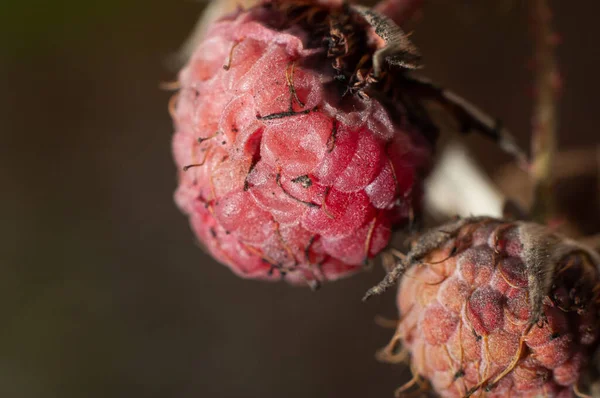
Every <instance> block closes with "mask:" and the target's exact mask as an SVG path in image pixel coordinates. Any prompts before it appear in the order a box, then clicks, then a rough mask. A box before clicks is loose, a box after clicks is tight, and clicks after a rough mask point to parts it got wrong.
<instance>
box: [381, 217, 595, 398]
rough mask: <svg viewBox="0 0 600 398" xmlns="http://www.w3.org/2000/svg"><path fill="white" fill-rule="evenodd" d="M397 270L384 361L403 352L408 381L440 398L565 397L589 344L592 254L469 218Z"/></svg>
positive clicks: (438, 234) (534, 229)
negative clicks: (393, 327)
mask: <svg viewBox="0 0 600 398" xmlns="http://www.w3.org/2000/svg"><path fill="white" fill-rule="evenodd" d="M403 263H404V265H405V266H406V267H410V268H408V269H407V272H406V273H405V275H404V276H403V280H402V283H401V285H400V288H399V291H398V296H397V303H398V308H399V310H400V316H401V320H400V322H399V324H398V329H397V333H396V335H395V337H394V339H393V340H392V342H391V343H390V345H388V347H386V349H384V351H382V356H383V357H384V359H387V360H392V359H394V358H396V359H397V358H399V356H401V355H406V354H410V357H411V362H412V365H411V366H412V369H413V373H414V377H415V379H414V380H415V381H417V380H426V381H428V382H429V383H430V384H431V386H432V387H433V389H434V390H435V391H436V392H437V393H438V394H439V395H440V396H442V397H468V396H471V395H474V396H479V395H477V394H482V395H481V396H486V397H509V396H510V397H571V396H574V391H577V388H578V382H579V378H580V375H581V374H582V371H583V370H584V368H585V365H586V363H587V362H588V360H589V359H590V358H591V357H592V355H593V352H594V350H595V347H596V346H597V343H598V328H597V325H598V319H599V315H600V314H599V306H598V298H599V293H600V292H599V290H598V286H599V285H598V282H599V281H600V275H599V272H598V265H600V260H599V259H598V257H597V255H596V254H594V253H593V252H590V251H588V250H587V249H585V248H583V247H581V246H580V245H578V244H576V243H574V242H572V241H569V240H567V239H566V238H563V237H561V236H557V235H555V234H553V233H552V232H550V231H548V230H547V229H546V228H545V227H541V226H539V225H536V224H531V223H524V222H504V221H500V220H495V219H489V218H477V219H468V220H462V221H459V222H454V223H452V224H448V225H446V226H442V227H440V228H439V229H436V230H435V231H432V232H429V233H427V234H425V235H424V237H423V238H422V239H420V240H419V241H418V242H417V243H416V244H415V246H414V247H413V250H412V252H411V253H409V255H408V256H407V258H405V259H404V261H403ZM400 342H401V345H399V344H397V343H400ZM400 346H401V347H402V349H403V350H404V352H402V351H400V352H398V348H399V347H400ZM414 384H416V383H414ZM409 386H410V384H408V385H407V387H409Z"/></svg>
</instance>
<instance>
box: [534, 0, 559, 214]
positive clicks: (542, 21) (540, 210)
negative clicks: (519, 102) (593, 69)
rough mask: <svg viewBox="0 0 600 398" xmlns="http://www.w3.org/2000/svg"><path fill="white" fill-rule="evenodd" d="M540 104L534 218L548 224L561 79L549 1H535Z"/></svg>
mask: <svg viewBox="0 0 600 398" xmlns="http://www.w3.org/2000/svg"><path fill="white" fill-rule="evenodd" d="M531 5H532V7H531V16H532V22H533V41H534V51H535V54H534V57H535V65H536V76H535V92H536V101H535V104H534V111H533V131H532V142H531V147H532V152H533V163H532V165H531V176H532V178H533V181H534V202H533V207H532V217H533V219H534V220H536V221H539V222H542V223H547V222H548V221H550V220H551V219H552V216H553V215H554V207H555V204H554V189H553V185H554V178H553V175H552V168H553V167H552V166H553V162H554V157H555V153H556V145H557V125H558V119H557V103H558V96H559V91H560V76H559V71H558V66H557V62H556V54H555V48H556V44H557V43H556V36H555V34H554V32H553V30H552V11H551V9H550V6H549V4H548V1H547V0H532V2H531Z"/></svg>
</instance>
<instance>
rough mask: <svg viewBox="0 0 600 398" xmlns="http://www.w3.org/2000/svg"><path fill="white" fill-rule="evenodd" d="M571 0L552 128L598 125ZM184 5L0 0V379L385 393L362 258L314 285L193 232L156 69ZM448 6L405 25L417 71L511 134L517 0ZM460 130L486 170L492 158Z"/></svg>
mask: <svg viewBox="0 0 600 398" xmlns="http://www.w3.org/2000/svg"><path fill="white" fill-rule="evenodd" d="M470 3H473V2H472V1H471V2H470ZM579 4H580V6H579V8H573V7H571V8H569V6H568V5H565V3H561V5H560V7H562V8H561V9H558V10H557V13H556V15H557V18H558V20H557V23H558V25H559V30H560V32H561V33H562V34H563V37H564V38H565V45H563V47H562V48H561V57H562V62H563V70H564V72H565V75H566V81H567V86H566V87H567V89H566V91H565V95H564V98H563V104H562V108H561V109H562V114H561V123H562V126H563V130H564V131H565V133H563V136H562V137H561V140H562V141H561V142H562V143H563V145H570V146H573V145H591V144H596V143H597V142H598V136H597V132H596V128H595V125H594V123H593V121H594V120H595V119H594V116H595V111H596V103H597V101H596V99H595V96H596V93H597V92H599V90H600V79H599V78H598V76H597V75H596V74H594V73H593V71H594V70H595V69H594V68H595V65H596V64H597V63H598V61H599V59H598V58H600V54H599V53H598V51H597V50H596V44H597V43H596V41H595V40H594V38H595V37H597V34H598V27H597V24H596V22H595V18H596V17H595V16H596V15H597V11H598V10H600V6H599V5H598V3H596V2H591V1H588V2H582V3H579ZM201 7H202V6H201V4H199V3H194V2H184V1H175V2H173V1H159V0H148V1H141V0H130V1H118V0H108V1H106V0H105V1H101V2H82V1H64V0H63V1H55V2H50V1H41V0H30V1H19V0H2V1H1V2H0V87H1V88H2V89H1V91H0V134H1V137H2V145H0V186H1V187H2V188H1V190H0V191H1V192H2V194H1V195H0V220H1V224H0V225H2V228H0V314H1V315H2V317H1V318H0V319H1V320H2V323H1V326H0V396H2V397H11V398H21V397H23V398H30V397H31V398H33V397H61V398H68V397H136V398H137V397H178V398H179V397H198V396H202V397H258V396H261V397H282V396H285V397H290V398H293V397H303V398H304V397H307V396H311V397H365V396H369V397H387V396H392V395H391V394H392V391H393V390H394V388H395V387H396V386H398V385H400V384H402V380H404V379H405V378H406V377H407V376H408V373H407V371H406V369H404V370H402V368H401V367H393V366H389V365H383V364H379V363H377V362H376V361H375V360H374V359H373V353H374V351H375V350H376V349H377V348H378V347H380V346H383V345H384V344H385V343H386V341H387V339H388V338H389V337H390V336H391V334H392V331H391V330H385V329H380V328H379V327H377V326H375V325H374V323H373V318H374V316H375V315H377V314H384V315H386V316H389V317H393V316H394V313H395V311H394V308H393V307H394V303H393V294H388V295H386V296H384V297H381V298H378V299H375V300H373V302H371V303H369V304H367V305H364V304H361V302H360V297H361V295H362V292H364V291H365V290H366V289H367V288H368V287H370V286H371V285H372V284H374V283H375V282H376V281H377V280H378V279H379V278H380V277H381V276H382V271H381V270H379V269H376V270H374V272H371V273H368V274H365V275H362V277H355V278H352V279H349V280H347V281H342V282H339V283H335V284H331V285H327V286H326V287H325V288H324V289H323V290H322V291H321V292H319V293H318V294H313V293H311V292H309V291H308V290H302V289H294V288H290V287H288V286H285V285H283V284H265V283H259V282H251V281H244V280H241V279H239V278H237V277H234V276H233V275H232V274H231V273H230V272H229V271H228V270H227V269H226V268H225V267H223V266H220V265H217V264H215V263H214V262H213V260H211V259H209V258H208V257H207V256H206V255H204V254H203V253H202V252H201V250H200V249H199V248H198V247H197V246H196V245H195V243H194V240H193V238H192V234H191V232H190V231H189V229H188V226H187V221H186V220H185V218H184V217H183V216H182V215H181V214H180V213H179V211H178V210H177V209H176V208H175V206H174V204H173V202H172V193H173V190H174V188H175V169H174V166H173V162H172V160H171V154H170V137H171V131H172V127H171V121H170V120H169V116H168V113H167V112H166V104H167V101H168V98H169V96H170V93H167V92H163V91H160V90H159V89H158V85H159V82H161V81H165V80H171V79H173V78H174V77H175V75H176V73H175V71H174V70H172V69H170V68H169V66H168V65H169V64H170V63H169V59H170V56H171V55H172V54H173V53H174V51H176V49H177V48H178V47H179V45H180V43H181V42H182V41H183V39H184V38H185V37H186V35H187V34H188V32H189V31H190V30H191V28H192V26H193V24H194V23H195V21H196V18H197V16H198V14H199V12H200V9H201ZM458 8H459V9H460V10H470V9H471V8H469V7H466V6H462V7H458ZM465 15H469V14H468V13H467V14H465V11H460V12H458V11H457V7H456V3H455V2H441V1H440V2H439V3H436V2H435V1H434V2H431V3H430V5H429V7H428V9H427V12H426V17H425V18H424V19H423V20H422V21H421V22H420V23H418V24H416V25H415V34H414V36H413V37H414V39H415V41H416V42H417V44H418V45H419V46H420V47H421V48H422V52H423V53H424V54H425V57H426V61H427V69H426V71H425V73H426V74H427V75H429V76H431V77H433V78H434V79H436V80H437V81H440V82H442V83H443V84H445V85H447V86H449V87H451V88H452V89H453V90H455V91H457V92H460V93H461V94H463V95H465V96H466V97H468V98H470V99H472V100H473V101H474V102H476V103H478V104H481V105H482V107H483V108H485V109H487V110H489V111H490V112H491V113H493V114H494V115H498V116H499V117H502V118H503V119H504V121H505V122H506V124H507V125H508V126H511V127H512V128H513V130H514V131H515V132H516V133H517V134H518V138H519V140H520V142H521V143H524V144H526V142H527V138H526V136H527V131H528V128H529V127H528V123H529V119H528V118H529V108H530V98H529V97H528V95H527V87H528V85H529V81H530V77H529V72H528V71H527V69H526V68H525V66H524V65H525V64H526V62H527V58H528V57H529V42H528V38H527V36H526V33H527V22H526V21H527V19H526V16H525V15H524V14H523V13H522V10H513V11H511V12H502V13H496V12H485V13H481V12H475V13H474V14H472V15H474V16H469V17H468V18H466V19H465ZM466 20H468V22H465V21H466ZM513 126H514V127H513ZM470 143H471V145H472V146H474V147H475V148H476V149H477V154H478V156H479V158H480V159H481V160H483V161H484V162H485V164H486V166H487V168H488V170H493V169H494V168H495V167H497V165H499V164H501V163H502V162H505V161H507V159H506V157H503V156H502V155H500V154H498V152H497V151H496V149H495V148H494V146H493V145H491V144H489V143H486V142H484V141H482V140H479V139H477V138H473V139H471V140H470ZM582 200H585V198H582ZM349 375H351V377H349Z"/></svg>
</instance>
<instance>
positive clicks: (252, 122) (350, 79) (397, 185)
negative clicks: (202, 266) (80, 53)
mask: <svg viewBox="0 0 600 398" xmlns="http://www.w3.org/2000/svg"><path fill="white" fill-rule="evenodd" d="M371 17H372V16H371ZM365 18H366V17H364V16H362V14H361V13H359V12H358V11H352V10H351V9H348V8H347V7H346V6H344V5H342V4H341V2H329V3H328V4H324V3H319V2H316V1H315V2H300V1H298V2H293V1H291V2H290V1H288V2H281V3H279V2H266V3H262V4H259V5H257V6H255V7H253V8H250V9H248V10H240V11H238V12H237V13H235V14H233V15H230V16H228V17H225V18H223V19H221V20H220V21H218V22H216V23H214V24H213V25H212V26H211V27H210V28H209V30H208V32H207V34H206V36H205V38H204V40H203V41H202V43H200V45H199V46H198V47H197V48H196V50H195V52H194V54H193V56H192V57H191V59H190V61H189V63H188V64H187V66H185V68H184V69H183V70H182V71H181V73H180V78H179V80H180V86H181V90H180V92H179V93H178V96H177V97H176V98H175V99H174V101H173V103H172V109H171V110H172V116H173V118H174V122H175V128H176V133H175V136H174V139H173V152H174V156H175V160H176V163H177V165H178V166H179V167H180V172H179V186H178V188H177V191H176V194H175V199H176V202H177V204H178V206H179V207H180V208H181V210H182V211H183V212H184V213H186V214H187V215H188V216H189V219H190V223H191V226H192V229H193V230H194V232H195V234H196V236H197V237H198V239H199V241H200V242H201V243H202V244H203V245H204V246H205V247H206V248H207V250H208V251H209V252H210V253H211V254H212V255H213V256H214V257H215V258H216V259H217V260H218V261H220V262H222V263H224V264H226V265H227V266H228V267H230V268H231V269H232V270H233V271H234V272H235V273H237V274H238V275H240V276H242V277H245V278H259V279H277V278H285V279H286V280H288V281H290V282H294V283H297V282H311V283H317V282H319V281H322V280H334V279H337V278H340V277H343V276H346V275H348V274H350V273H352V272H355V271H357V270H359V269H361V267H363V265H364V264H365V263H366V261H367V260H368V259H369V258H372V257H374V256H376V255H377V254H378V253H379V252H380V251H381V250H382V249H383V248H384V247H385V246H386V245H387V244H388V241H389V239H390V234H391V231H392V228H394V227H395V226H398V225H401V224H403V223H406V221H407V220H408V219H409V217H411V216H412V214H413V212H414V211H415V209H417V210H418V206H419V201H420V197H421V180H422V175H423V174H424V173H425V172H426V170H427V168H428V163H429V157H430V152H431V146H432V141H431V140H429V139H426V138H425V135H424V134H423V131H421V130H420V129H419V128H418V127H417V126H416V125H415V123H412V122H411V121H409V118H408V117H407V111H406V107H405V106H404V105H403V104H402V103H401V102H400V101H396V100H395V99H394V98H396V97H395V96H394V94H393V93H391V91H393V90H392V89H390V87H392V85H390V79H391V76H392V75H393V74H386V71H387V69H388V68H389V67H390V64H391V63H392V60H391V58H389V57H388V58H389V59H388V61H389V63H383V64H380V63H377V62H376V61H375V58H374V54H376V52H377V51H379V50H381V49H382V48H383V46H384V45H385V41H384V40H382V39H381V38H379V40H373V37H375V33H373V29H371V26H370V25H369V22H368V21H367V20H366V19H365ZM409 53H410V51H408V52H406V54H407V55H410V56H411V57H412V56H413V55H411V54H409ZM382 54H383V53H379V55H382ZM409 58H410V57H409ZM411 59H412V58H411ZM394 62H396V60H395V59H394ZM396 64H398V62H396ZM409 64H410V62H409V63H407V64H406V65H405V66H407V65H409ZM376 69H380V70H376ZM375 72H378V73H379V72H381V75H380V77H381V78H375ZM385 76H387V77H385ZM384 77H385V78H384Z"/></svg>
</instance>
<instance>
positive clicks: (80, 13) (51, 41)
mask: <svg viewBox="0 0 600 398" xmlns="http://www.w3.org/2000/svg"><path fill="white" fill-rule="evenodd" d="M147 4H152V3H151V2H148V3H147ZM140 5H143V3H142V2H139V4H138V6H140ZM135 8H136V6H135V4H134V2H131V1H118V0H104V1H75V0H60V1H47V0H29V1H20V0H3V1H2V2H1V3H0V46H2V48H4V49H7V50H8V51H9V52H27V51H40V50H42V51H43V50H48V49H49V48H51V47H52V46H57V45H66V44H68V43H72V42H76V41H80V40H85V39H86V38H88V37H89V36H92V35H93V34H94V32H95V27H97V26H98V25H100V24H102V23H115V24H118V23H120V22H122V20H123V18H126V17H127V16H129V17H131V13H132V11H133V10H134V9H135Z"/></svg>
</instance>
